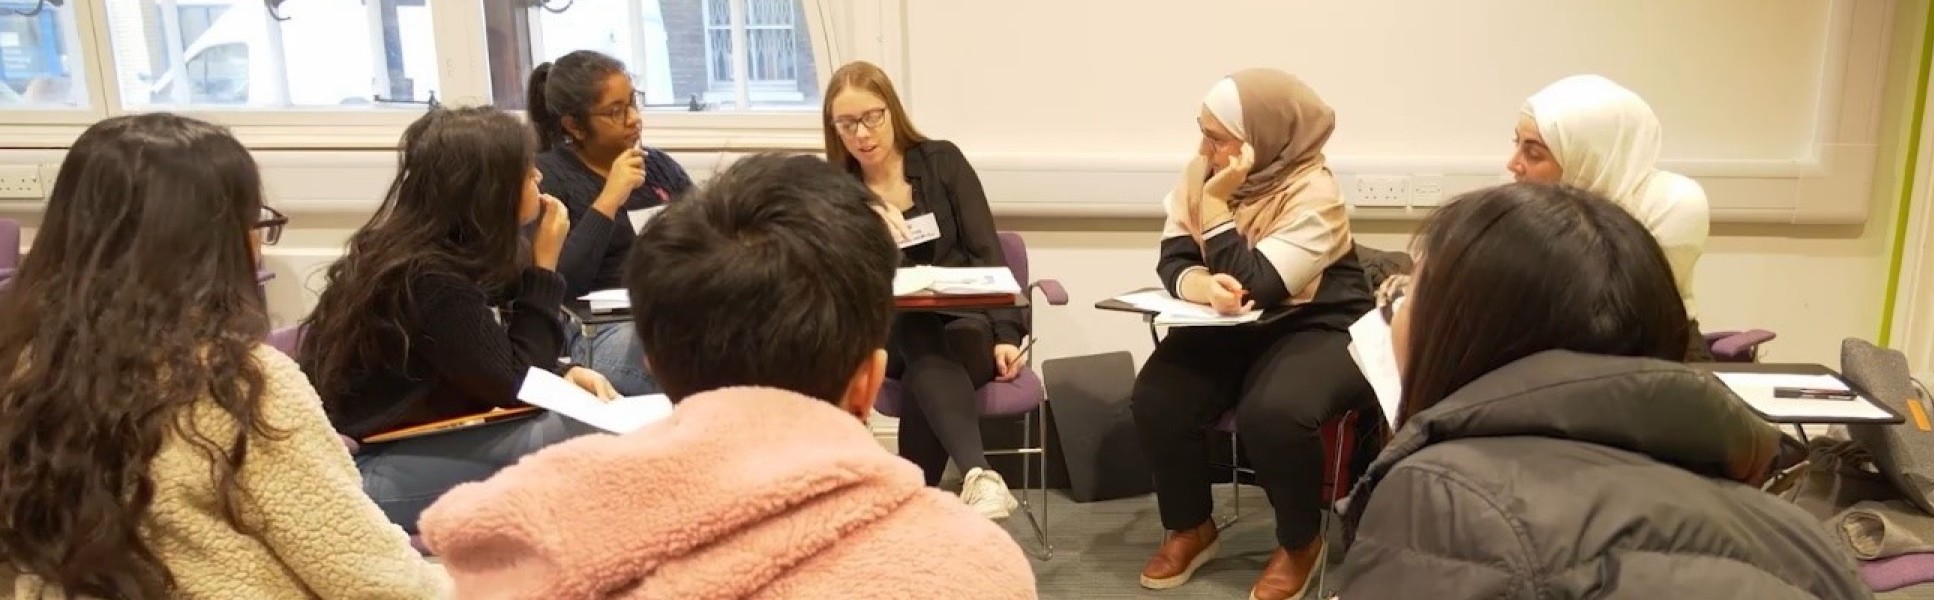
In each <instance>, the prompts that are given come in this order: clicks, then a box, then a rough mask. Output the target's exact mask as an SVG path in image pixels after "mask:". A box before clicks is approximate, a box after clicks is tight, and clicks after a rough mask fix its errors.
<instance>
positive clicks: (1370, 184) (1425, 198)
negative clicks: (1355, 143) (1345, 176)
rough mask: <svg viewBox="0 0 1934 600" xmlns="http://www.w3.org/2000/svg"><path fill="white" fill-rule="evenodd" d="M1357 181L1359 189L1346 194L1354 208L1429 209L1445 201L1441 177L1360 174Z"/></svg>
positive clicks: (1347, 191)
mask: <svg viewBox="0 0 1934 600" xmlns="http://www.w3.org/2000/svg"><path fill="white" fill-rule="evenodd" d="M1355 181H1356V187H1355V188H1354V189H1351V190H1346V192H1345V193H1346V198H1345V199H1346V200H1348V201H1349V203H1350V204H1351V205H1353V206H1364V207H1370V206H1374V207H1379V208H1412V207H1415V208H1428V207H1432V206H1437V205H1438V204H1441V203H1443V201H1444V178H1443V177H1442V176H1440V175H1358V176H1356V179H1355Z"/></svg>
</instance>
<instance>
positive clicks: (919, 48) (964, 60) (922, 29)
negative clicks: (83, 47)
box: [0, 0, 1918, 364]
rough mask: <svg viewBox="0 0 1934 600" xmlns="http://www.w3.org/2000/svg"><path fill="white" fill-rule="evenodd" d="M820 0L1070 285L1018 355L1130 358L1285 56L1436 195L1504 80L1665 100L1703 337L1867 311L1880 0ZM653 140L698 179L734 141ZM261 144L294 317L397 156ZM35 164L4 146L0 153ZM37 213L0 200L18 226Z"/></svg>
mask: <svg viewBox="0 0 1934 600" xmlns="http://www.w3.org/2000/svg"><path fill="white" fill-rule="evenodd" d="M1902 1H1903V2H1904V1H1907V0H1902ZM823 4H826V5H831V6H834V7H835V8H836V10H843V11H848V12H845V13H841V14H838V15H833V16H832V17H829V18H827V19H826V21H827V22H830V23H835V24H836V25H837V26H838V27H839V29H838V30H836V31H832V32H830V33H831V35H830V36H829V39H831V40H832V43H833V45H834V46H835V47H836V48H838V50H837V51H838V57H839V58H840V59H867V60H874V61H876V62H880V63H881V64H883V65H886V66H887V67H888V68H889V69H890V70H893V71H894V72H895V73H897V75H898V77H899V79H900V80H901V83H902V87H903V88H904V89H905V91H906V92H907V93H908V95H909V101H910V102H911V106H910V110H911V111H912V112H913V113H914V117H915V118H916V119H917V120H918V122H919V124H920V125H921V126H922V127H923V128H924V129H926V130H927V132H928V133H930V134H932V135H936V136H940V137H946V138H951V139H954V140H956V141H958V142H960V143H961V144H962V146H963V147H964V148H965V149H966V150H967V152H968V154H969V157H970V159H972V160H973V161H974V162H975V163H976V164H977V166H979V168H980V170H981V172H982V175H983V178H984V179H985V180H986V182H987V186H988V189H989V190H990V194H991V195H992V196H993V198H992V199H993V200H994V202H995V211H996V214H997V216H999V217H1000V220H1001V222H1002V224H1003V226H1004V227H1005V228H1009V229H1014V230H1018V231H1021V232H1023V233H1024V234H1025V235H1027V237H1028V239H1029V242H1030V243H1031V245H1032V249H1033V251H1032V257H1033V260H1034V264H1035V269H1034V271H1035V273H1036V275H1037V276H1043V277H1057V278H1060V279H1061V280H1062V281H1063V282H1064V283H1066V284H1067V286H1068V288H1069V291H1070V292H1071V295H1072V296H1073V299H1074V302H1073V304H1072V305H1071V306H1068V307H1041V308H1039V309H1037V310H1038V311H1039V312H1038V313H1037V324H1038V328H1039V330H1040V331H1039V333H1040V334H1041V335H1042V337H1043V340H1042V342H1041V345H1040V346H1039V348H1038V350H1037V351H1036V355H1037V356H1038V357H1040V358H1054V357H1057V356H1067V355H1076V354H1087V353H1095V352H1104V351H1109V350H1116V349H1127V350H1133V351H1135V352H1136V354H1137V356H1138V357H1139V356H1144V355H1146V352H1147V350H1148V348H1149V342H1148V339H1147V334H1146V330H1145V329H1143V328H1142V325H1141V324H1140V322H1139V321H1137V320H1136V319H1134V318H1132V317H1128V316H1123V315H1118V314H1105V313H1100V312H1098V311H1095V310H1093V309H1091V308H1090V305H1092V304H1093V303H1094V302H1095V301H1098V300H1101V299H1103V298H1105V297H1107V296H1109V295H1112V294H1114V293H1118V292H1120V291H1124V290H1128V289H1132V288H1136V287H1141V286H1146V285H1151V284H1153V283H1154V278H1153V274H1152V272H1153V264H1154V256H1155V254H1154V244H1155V241H1156V233H1155V232H1156V231H1157V230H1158V229H1159V223H1158V222H1157V221H1156V220H1154V219H1153V218H1152V215H1153V214H1154V211H1155V210H1157V209H1156V202H1157V201H1158V199H1159V198H1160V196H1161V194H1162V193H1163V191H1165V189H1166V188H1167V186H1168V185H1170V184H1171V183H1172V181H1173V180H1174V179H1175V176H1176V175H1175V174H1174V173H1175V169H1176V167H1178V166H1179V165H1180V164H1181V161H1182V160H1183V158H1184V157H1185V155H1186V153H1187V152H1189V151H1190V149H1191V148H1192V144H1193V142H1192V134H1191V129H1192V124H1191V119H1192V117H1193V115H1194V111H1195V106H1196V104H1195V103H1196V102H1197V101H1198V99H1199V95H1200V94H1201V92H1202V91H1203V90H1205V89H1206V87H1207V86H1208V84H1209V83H1211V82H1212V81H1213V80H1214V79H1215V78H1216V77H1218V76H1219V75H1221V74H1224V73H1226V72H1228V71H1231V70H1234V69H1237V68H1241V67H1245V66H1252V65H1266V66H1278V67H1282V68H1286V69H1289V70H1292V71H1295V72H1299V73H1301V74H1303V75H1304V76H1305V77H1307V78H1308V79H1309V80H1310V81H1311V82H1312V83H1313V85H1315V86H1316V87H1317V88H1318V90H1319V91H1320V92H1322V93H1323V94H1324V95H1325V96H1326V98H1327V99H1328V100H1329V101H1330V102H1331V103H1332V104H1334V105H1336V106H1337V109H1338V112H1339V114H1340V115H1341V124H1340V126H1339V130H1338V133H1337V136H1336V138H1335V141H1334V146H1333V152H1332V153H1331V154H1332V155H1333V156H1334V157H1335V160H1336V162H1337V164H1338V166H1339V170H1340V171H1342V172H1343V173H1344V174H1345V175H1346V176H1348V175H1354V174H1398V175H1443V176H1444V177H1445V182H1446V184H1447V186H1449V187H1453V188H1456V187H1458V186H1462V187H1469V186H1473V185H1480V184H1483V183H1486V182H1491V181H1495V180H1496V179H1497V177H1498V174H1499V172H1500V171H1501V170H1502V168H1501V165H1502V163H1503V161H1504V158H1505V154H1506V153H1507V152H1508V151H1509V144H1508V141H1509V136H1510V133H1509V131H1510V127H1511V123H1512V120H1513V118H1514V115H1515V114H1516V111H1517V109H1518V107H1519V105H1520V104H1521V102H1522V100H1523V97H1524V96H1525V95H1527V94H1529V93H1530V92H1532V91H1535V90H1536V89H1537V88H1538V87H1539V86H1541V85H1543V84H1544V83H1547V82H1549V81H1550V80H1553V79H1556V78H1558V77H1560V76H1562V75H1565V74H1569V73H1574V72H1586V71H1594V72H1601V73H1605V74H1608V75H1610V76H1612V77H1614V78H1617V79H1620V80H1622V81H1623V82H1625V83H1627V84H1628V85H1630V86H1632V87H1634V88H1636V89H1638V90H1640V91H1641V93H1643V94H1645V95H1646V96H1647V97H1648V98H1649V99H1650V100H1651V101H1652V102H1653V103H1654V105H1655V106H1656V107H1657V109H1658V110H1659V112H1660V113H1661V116H1662V118H1663V119H1664V120H1665V122H1666V124H1667V157H1668V159H1669V160H1671V161H1672V162H1673V164H1674V165H1675V166H1676V167H1677V168H1679V169H1680V170H1682V171H1684V172H1686V173H1688V174H1690V175H1693V176H1695V177H1698V178H1699V179H1700V180H1701V181H1702V182H1703V183H1705V184H1706V186H1707V188H1708V190H1709V192H1710V193H1711V194H1712V196H1713V202H1714V204H1715V205H1716V206H1720V207H1722V208H1724V209H1726V210H1725V211H1723V214H1722V215H1721V216H1720V217H1719V218H1718V220H1719V221H1721V222H1720V223H1719V224H1717V225H1715V226H1714V239H1713V241H1712V244H1711V246H1710V248H1709V252H1708V254H1707V256H1706V258H1705V259H1704V260H1702V261H1701V263H1700V265H1699V267H1698V284H1697V285H1698V290H1697V291H1698V295H1699V296H1700V298H1701V306H1702V313H1703V314H1702V321H1703V322H1704V325H1705V327H1706V328H1707V329H1708V330H1713V329H1721V328H1733V327H1764V328H1769V329H1773V330H1776V331H1778V332H1779V334H1780V339H1779V340H1778V341H1776V342H1774V343H1773V345H1772V346H1770V350H1771V354H1770V357H1769V358H1771V359H1773V360H1793V361H1820V362H1827V363H1829V364H1831V363H1833V362H1836V361H1837V353H1838V342H1839V340H1840V339H1841V338H1843V337H1846V336H1862V337H1869V338H1871V337H1873V336H1874V335H1875V334H1876V333H1877V330H1878V327H1879V314H1880V311H1881V306H1882V303H1883V302H1882V296H1883V289H1884V283H1885V279H1886V276H1887V272H1888V265H1887V262H1888V261H1887V256H1888V248H1887V240H1888V234H1889V232H1890V230H1891V219H1892V215H1893V213H1894V209H1895V204H1894V202H1893V201H1892V198H1893V197H1894V193H1893V192H1892V191H1891V190H1877V189H1874V181H1875V173H1876V171H1877V170H1884V169H1885V168H1886V165H1884V164H1880V161H1877V160H1876V156H1887V155H1889V154H1888V153H1889V152H1890V148H1889V147H1887V146H1885V145H1882V144H1879V143H1877V141H1876V140H1877V139H1878V138H1877V137H1876V131H1878V129H1879V127H1880V126H1881V125H1882V124H1885V125H1887V126H1889V127H1904V126H1905V123H1906V121H1904V120H1894V119H1893V118H1892V117H1891V116H1890V115H1887V114H1883V111H1882V110H1881V108H1882V107H1883V106H1887V105H1890V103H1891V104H1895V105H1897V104H1899V101H1898V98H1900V97H1904V96H1907V95H1909V94H1907V93H1906V91H1903V89H1897V88H1902V86H1899V85H1897V83H1898V81H1897V80H1899V79H1900V78H1901V77H1900V75H1899V73H1897V71H1899V70H1900V69H1899V68H1898V65H1897V66H1896V68H1893V69H1888V68H1886V65H1887V62H1888V60H1889V57H1890V55H1893V54H1900V52H1897V51H1895V50H1897V48H1896V46H1900V45H1902V44H1897V43H1895V40H1894V37H1895V30H1896V29H1902V30H1905V29H1907V28H1904V27H1903V28H1897V27H1893V26H1890V25H1889V23H1890V21H1889V17H1890V16H1891V14H1892V13H1893V11H1894V8H1895V4H1896V2H1895V1H1894V0H1701V1H1700V2H1696V3H1689V2H1680V1H1675V0H1622V1H1616V2H1614V1H1609V0H1608V1H1601V2H1591V3H1564V6H1562V7H1560V6H1557V5H1555V4H1551V3H1548V2H1539V1H1536V0H1467V1H1464V2H1456V3H1438V2H1404V3H1314V2H1281V1H1279V0H1228V1H1222V2H1216V3H1214V4H1213V5H1214V6H1215V7H1217V8H1216V9H1215V14H1201V13H1200V12H1199V11H1198V10H1197V9H1183V8H1181V6H1183V5H1180V4H1147V5H1139V4H1136V5H1130V4H1124V3H1120V2H1104V1H1100V0H1061V1H1056V2H1021V1H1018V0H981V1H978V2H912V1H910V0H853V1H852V2H846V1H844V0H842V1H840V2H825V3H823ZM1130 6H1133V7H1134V8H1133V9H1131V8H1129V7H1130ZM1398 7H1401V9H1399V8H1398ZM902 40H904V41H905V44H904V47H902V45H901V43H900V42H901V41H902ZM1915 46H1916V47H1917V46H1918V45H1917V44H1915ZM1520 48H1530V49H1520ZM1909 58H1911V56H1910V57H1909ZM1897 62H1898V61H1897ZM826 71H827V72H830V69H826ZM0 120H4V115H0ZM648 128H649V124H648ZM650 135H651V133H650V131H649V130H648V131H647V137H648V139H649V137H650ZM702 146H703V147H719V146H720V144H712V145H702ZM674 154H675V155H676V156H677V157H678V158H679V159H680V160H681V161H682V162H684V163H685V164H686V166H687V168H688V169H689V170H691V171H693V173H694V175H700V176H702V175H703V174H704V173H706V172H708V171H709V170H710V168H711V166H712V165H713V164H715V163H717V162H719V161H720V160H723V159H729V158H730V157H729V156H727V155H721V154H718V153H715V152H710V151H683V152H674ZM258 156H259V160H260V161H261V163H262V165H263V168H264V170H265V172H266V174H267V175H266V177H267V181H268V185H269V187H270V193H271V196H272V198H273V199H274V200H273V201H274V202H276V203H277V204H278V206H280V207H282V208H284V209H285V212H288V213H290V214H291V216H292V217H293V219H294V222H295V228H294V229H293V230H291V231H290V232H289V233H288V234H287V235H286V236H285V238H284V240H283V243H282V245H281V246H279V247H275V248H272V249H270V250H269V251H268V253H267V261H268V263H269V264H270V265H271V267H272V268H274V269H275V270H276V271H278V273H279V274H280V277H279V278H278V279H277V280H276V281H275V282H274V283H273V284H272V285H271V292H270V298H271V309H272V312H273V313H274V315H275V316H276V318H277V319H278V320H279V321H282V322H289V321H293V320H294V319H296V318H298V317H300V316H301V315H302V314H303V313H304V312H305V311H306V310H307V308H308V306H310V305H311V304H312V303H313V300H314V291H315V290H316V289H317V288H319V287H320V279H321V278H320V275H319V274H318V272H319V270H320V267H321V266H322V265H325V264H326V263H327V262H328V261H329V260H330V259H332V258H333V257H334V256H335V255H336V253H337V252H338V251H339V248H340V244H341V242H342V240H343V239H344V238H345V237H346V236H347V234H348V233H349V232H350V231H351V230H353V229H354V228H355V227H356V226H358V225H360V223H361V221H362V220H363V219H364V218H366V217H367V215H368V211H369V210H370V208H371V207H373V206H374V205H375V201H376V199H377V198H378V197H379V196H380V195H381V193H382V190H383V186H384V184H385V183H386V180H387V178H388V176H389V173H390V171H391V170H392V168H393V161H394V157H393V155H392V154H391V153H390V152H387V151H380V150H370V151H292V150H273V151H263V152H259V153H258ZM58 160H59V152H58V151H29V150H16V151H8V150H0V164H6V163H36V164H44V163H51V162H57V161H58ZM37 212H38V208H37V207H36V206H33V205H11V206H9V205H0V216H12V217H16V218H22V219H25V220H26V221H28V223H29V224H32V223H33V222H34V221H35V220H36V218H37V217H36V216H35V215H36V214H37ZM1420 214H1421V211H1419V212H1408V211H1404V210H1403V209H1395V210H1391V209H1382V210H1376V209H1364V210H1362V211H1359V212H1358V216H1359V217H1360V221H1359V223H1358V225H1357V229H1358V231H1359V238H1360V240H1361V241H1362V242H1363V243H1365V244H1367V245H1371V246H1375V247H1380V248H1390V249H1394V248H1402V247H1404V246H1406V244H1407V240H1408V234H1409V231H1410V230H1411V228H1412V227H1414V225H1415V219H1416V218H1417V217H1418V216H1419V215H1420ZM1065 215H1085V216H1080V217H1069V216H1065ZM1795 220H1799V221H1808V222H1817V223H1822V224H1811V225H1795V224H1792V223H1793V222H1794V221H1795ZM1557 275H1559V274H1554V276H1557Z"/></svg>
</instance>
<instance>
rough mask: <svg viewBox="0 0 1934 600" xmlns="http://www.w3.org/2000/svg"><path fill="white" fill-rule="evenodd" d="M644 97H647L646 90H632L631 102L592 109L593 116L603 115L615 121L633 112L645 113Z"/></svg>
mask: <svg viewBox="0 0 1934 600" xmlns="http://www.w3.org/2000/svg"><path fill="white" fill-rule="evenodd" d="M644 98H645V93H644V92H642V91H639V90H632V91H631V101H630V102H628V103H625V104H620V105H618V106H613V107H610V108H603V109H598V110H594V111H591V116H593V117H603V118H606V119H610V120H613V121H623V120H624V119H625V117H629V116H631V115H633V114H643V113H644V109H643V108H642V107H643V106H644Z"/></svg>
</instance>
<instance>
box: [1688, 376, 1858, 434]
mask: <svg viewBox="0 0 1934 600" xmlns="http://www.w3.org/2000/svg"><path fill="white" fill-rule="evenodd" d="M1713 375H1714V376H1716V377H1718V378H1719V381H1720V382H1723V383H1725V384H1726V387H1728V388H1732V391H1733V393H1734V394H1736V395H1738V396H1739V399H1740V400H1744V401H1745V402H1746V405H1747V406H1751V407H1752V408H1753V409H1754V410H1757V411H1759V412H1760V413H1761V414H1764V415H1766V416H1768V417H1772V418H1776V419H1788V420H1793V421H1797V422H1806V421H1805V420H1806V419H1828V420H1839V419H1890V418H1893V415H1891V414H1889V413H1888V412H1887V411H1885V410H1882V409H1881V408H1880V407H1879V406H1875V405H1874V403H1873V402H1872V401H1871V399H1869V398H1867V397H1866V396H1864V395H1863V396H1859V397H1857V398H1854V399H1852V400H1815V399H1807V398H1779V397H1775V396H1774V393H1773V388H1782V387H1793V388H1808V389H1822V390H1846V389H1848V388H1847V384H1846V383H1844V382H1842V381H1840V379H1839V378H1837V377H1833V376H1830V375H1793V374H1786V373H1713Z"/></svg>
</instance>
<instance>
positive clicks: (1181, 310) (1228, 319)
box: [1115, 290, 1262, 327]
mask: <svg viewBox="0 0 1934 600" xmlns="http://www.w3.org/2000/svg"><path fill="white" fill-rule="evenodd" d="M1115 300H1117V301H1120V302H1122V303H1124V304H1127V305H1129V306H1133V307H1135V308H1139V309H1142V310H1145V311H1149V312H1152V313H1155V324H1156V325H1161V326H1165V327H1203V326H1217V325H1241V324H1244V323H1254V322H1256V320H1257V319H1261V318H1262V311H1261V310H1252V311H1249V312H1245V313H1241V314H1234V315H1224V314H1220V313H1217V312H1216V311H1215V309H1214V308H1210V307H1209V306H1207V305H1203V304H1196V303H1194V302H1189V301H1187V300H1183V299H1180V298H1176V297H1174V296H1170V295H1168V292H1166V291H1163V290H1147V291H1141V292H1134V293H1129V294H1122V295H1120V296H1116V297H1115Z"/></svg>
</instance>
